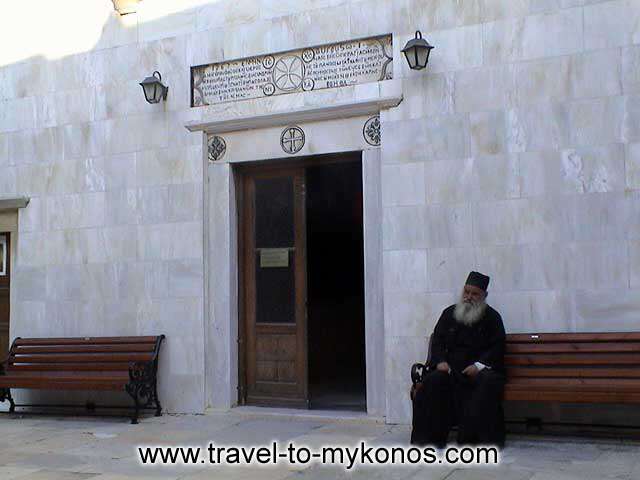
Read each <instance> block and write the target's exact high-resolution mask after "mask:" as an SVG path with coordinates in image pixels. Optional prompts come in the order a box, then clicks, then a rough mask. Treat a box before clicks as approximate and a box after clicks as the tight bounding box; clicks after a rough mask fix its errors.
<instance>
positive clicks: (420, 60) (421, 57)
mask: <svg viewBox="0 0 640 480" xmlns="http://www.w3.org/2000/svg"><path fill="white" fill-rule="evenodd" d="M416 50H417V52H416V55H417V59H416V63H417V64H418V67H419V68H424V67H426V66H427V60H428V59H429V49H428V48H424V47H422V48H416Z"/></svg>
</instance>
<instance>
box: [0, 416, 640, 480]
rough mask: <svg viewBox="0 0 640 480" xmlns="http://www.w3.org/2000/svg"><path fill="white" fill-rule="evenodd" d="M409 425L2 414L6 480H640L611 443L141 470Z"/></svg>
mask: <svg viewBox="0 0 640 480" xmlns="http://www.w3.org/2000/svg"><path fill="white" fill-rule="evenodd" d="M408 438H409V427H407V426H404V425H385V424H384V423H380V422H379V421H375V420H374V421H370V422H367V421H366V419H364V418H359V417H358V418H355V417H354V419H353V421H350V420H349V418H347V417H344V416H339V417H338V418H337V419H335V420H334V419H332V418H331V416H330V415H324V416H322V415H316V416H303V417H301V418H297V417H295V416H292V415H282V414H279V415H270V414H268V410H265V413H264V414H262V415H260V410H254V411H251V412H250V414H247V412H246V411H243V410H240V409H238V410H236V409H234V410H232V411H230V412H219V411H216V412H211V413H208V414H207V415H165V416H163V417H159V418H155V417H145V418H144V419H143V420H142V421H141V423H140V424H139V425H130V424H129V423H128V421H127V420H126V419H121V418H108V417H69V416H65V417H55V416H46V415H7V414H0V480H125V479H127V480H129V479H132V480H150V479H166V480H205V479H206V480H211V479H213V480H215V479H225V480H250V479H260V480H325V479H326V480H329V479H338V480H339V479H349V480H358V479H362V480H364V479H367V480H369V479H371V480H443V479H445V478H446V479H447V480H492V479H501V480H596V479H617V480H638V479H640V444H639V443H637V442H631V441H622V440H615V439H612V440H610V441H602V440H590V439H586V438H580V439H568V438H551V437H544V438H532V437H525V436H512V437H511V438H509V439H508V442H507V447H506V448H505V449H504V450H503V451H502V462H501V464H500V465H498V466H491V467H468V468H465V467H457V466H448V465H434V466H426V465H425V466H379V467H359V468H357V469H354V470H351V471H345V469H343V468H342V467H339V466H323V465H285V464H280V465H277V466H273V467H260V468H259V467H247V466H244V467H231V466H227V467H220V466H214V465H194V466H189V467H185V466H180V465H168V466H156V467H149V466H143V465H141V464H140V463H139V461H138V458H137V450H136V447H137V446H138V445H174V446H199V447H205V448H206V446H207V445H208V443H209V442H210V441H211V442H213V443H214V444H217V445H233V444H238V445H261V444H265V445H268V444H270V442H271V441H272V440H278V441H281V442H289V441H295V443H296V444H298V445H307V446H309V447H317V446H320V445H339V444H348V445H356V444H358V443H359V442H360V441H361V440H366V441H367V442H368V444H370V445H376V446H377V445H407V442H408Z"/></svg>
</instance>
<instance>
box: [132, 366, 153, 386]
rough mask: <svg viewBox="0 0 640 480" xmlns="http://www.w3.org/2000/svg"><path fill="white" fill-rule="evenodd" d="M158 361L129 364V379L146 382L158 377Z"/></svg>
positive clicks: (135, 381)
mask: <svg viewBox="0 0 640 480" xmlns="http://www.w3.org/2000/svg"><path fill="white" fill-rule="evenodd" d="M156 366H157V364H156V362H155V361H150V362H131V363H130V364H129V380H130V381H131V382H134V383H146V382H150V381H154V380H155V378H156Z"/></svg>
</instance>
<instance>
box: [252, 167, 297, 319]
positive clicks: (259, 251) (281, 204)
mask: <svg viewBox="0 0 640 480" xmlns="http://www.w3.org/2000/svg"><path fill="white" fill-rule="evenodd" d="M255 202H256V203H255V232H256V233H255V235H256V242H255V244H256V252H255V269H256V322H257V323H294V322H295V298H296V290H295V286H296V285H295V251H294V250H293V249H292V248H291V247H294V243H295V241H294V238H295V236H294V231H295V228H294V189H293V178H292V177H280V178H269V179H256V181H255ZM264 249H278V250H264Z"/></svg>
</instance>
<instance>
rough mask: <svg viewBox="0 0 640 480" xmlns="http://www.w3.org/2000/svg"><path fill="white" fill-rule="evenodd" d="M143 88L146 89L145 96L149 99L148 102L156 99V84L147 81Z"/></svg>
mask: <svg viewBox="0 0 640 480" xmlns="http://www.w3.org/2000/svg"><path fill="white" fill-rule="evenodd" d="M142 89H143V90H144V98H146V99H147V102H149V103H153V101H154V99H155V91H156V86H155V84H153V83H145V84H143V85H142Z"/></svg>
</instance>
